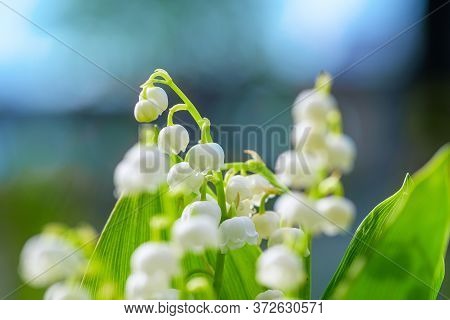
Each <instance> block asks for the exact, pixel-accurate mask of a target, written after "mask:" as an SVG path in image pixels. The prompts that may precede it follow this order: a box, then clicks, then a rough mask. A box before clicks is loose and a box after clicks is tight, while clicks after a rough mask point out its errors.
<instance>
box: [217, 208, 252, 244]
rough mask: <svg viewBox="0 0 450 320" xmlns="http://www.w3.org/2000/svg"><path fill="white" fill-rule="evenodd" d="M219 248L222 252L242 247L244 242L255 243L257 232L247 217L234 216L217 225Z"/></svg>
mask: <svg viewBox="0 0 450 320" xmlns="http://www.w3.org/2000/svg"><path fill="white" fill-rule="evenodd" d="M219 233H220V249H221V250H222V252H223V253H225V252H228V251H229V250H236V249H239V248H242V247H243V246H244V245H245V244H250V245H256V244H257V243H258V233H257V232H256V230H255V224H254V223H253V221H252V220H251V219H250V218H249V217H235V218H231V219H228V220H225V221H224V222H222V223H221V224H220V226H219Z"/></svg>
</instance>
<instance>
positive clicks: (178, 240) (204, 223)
mask: <svg viewBox="0 0 450 320" xmlns="http://www.w3.org/2000/svg"><path fill="white" fill-rule="evenodd" d="M218 237H219V234H218V229H217V225H216V224H215V223H214V222H213V221H212V219H205V218H204V217H202V216H196V217H190V218H189V219H187V220H181V219H179V220H177V221H176V222H175V223H174V225H173V227H172V240H173V241H174V243H175V244H176V245H177V246H178V247H179V248H180V249H182V250H183V251H193V252H202V251H203V250H205V249H207V248H216V247H217V242H218Z"/></svg>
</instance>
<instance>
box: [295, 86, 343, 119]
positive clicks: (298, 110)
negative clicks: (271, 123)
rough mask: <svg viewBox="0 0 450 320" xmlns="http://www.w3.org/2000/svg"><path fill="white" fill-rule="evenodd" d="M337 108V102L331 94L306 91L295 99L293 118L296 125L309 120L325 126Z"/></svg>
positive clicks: (312, 90) (311, 90)
mask: <svg viewBox="0 0 450 320" xmlns="http://www.w3.org/2000/svg"><path fill="white" fill-rule="evenodd" d="M336 108H337V103H336V100H335V99H334V97H333V96H332V95H331V94H326V93H323V92H320V91H318V90H314V89H310V90H304V91H302V92H300V94H299V95H298V96H297V98H296V99H295V102H294V107H293V108H292V116H293V117H294V121H295V122H296V123H299V122H301V121H305V120H307V121H312V122H315V123H317V124H322V123H323V124H324V123H325V122H326V121H327V116H328V114H329V113H330V112H331V111H333V110H335V109H336Z"/></svg>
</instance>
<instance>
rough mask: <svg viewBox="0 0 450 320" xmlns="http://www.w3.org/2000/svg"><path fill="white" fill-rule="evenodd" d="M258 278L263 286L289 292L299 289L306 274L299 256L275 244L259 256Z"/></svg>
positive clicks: (257, 265)
mask: <svg viewBox="0 0 450 320" xmlns="http://www.w3.org/2000/svg"><path fill="white" fill-rule="evenodd" d="M256 279H257V280H258V282H259V283H261V284H262V285H263V286H266V287H268V288H271V289H278V290H282V291H285V292H288V291H294V290H296V289H298V287H299V286H300V285H301V284H302V283H303V282H304V281H305V279H306V275H305V272H304V271H303V265H302V262H301V260H300V258H299V257H297V256H296V255H295V254H294V253H293V252H292V251H291V250H289V249H287V248H285V247H283V246H274V247H271V248H269V249H267V250H266V251H264V252H263V253H262V254H261V256H260V257H259V258H258V261H257V263H256Z"/></svg>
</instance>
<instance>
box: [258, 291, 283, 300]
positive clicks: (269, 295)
mask: <svg viewBox="0 0 450 320" xmlns="http://www.w3.org/2000/svg"><path fill="white" fill-rule="evenodd" d="M255 300H284V294H283V292H281V291H280V290H266V291H264V292H261V293H260V294H258V295H257V296H256V298H255Z"/></svg>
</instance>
